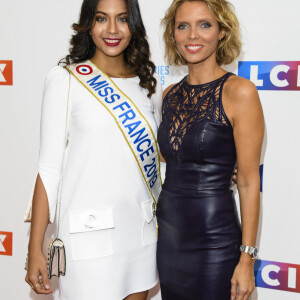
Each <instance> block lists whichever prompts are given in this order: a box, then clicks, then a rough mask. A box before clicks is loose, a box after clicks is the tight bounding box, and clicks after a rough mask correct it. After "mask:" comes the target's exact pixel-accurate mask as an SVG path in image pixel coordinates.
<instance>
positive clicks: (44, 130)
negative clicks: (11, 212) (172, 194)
mask: <svg viewBox="0 0 300 300" xmlns="http://www.w3.org/2000/svg"><path fill="white" fill-rule="evenodd" d="M113 80H114V82H115V83H116V84H117V85H118V87H119V88H120V89H121V90H122V91H124V93H125V94H126V95H127V96H128V97H130V98H131V100H132V101H133V102H134V103H135V104H136V105H137V107H138V108H139V109H140V111H141V112H142V113H143V115H144V116H145V118H146V119H147V120H148V122H149V124H150V126H151V127H152V129H153V131H154V133H155V135H156V133H157V126H158V122H159V121H160V108H161V95H162V90H161V87H160V86H158V91H157V93H156V94H155V95H154V96H152V98H151V99H149V98H147V96H146V94H147V91H146V90H144V89H142V88H140V86H139V78H138V77H135V78H128V79H115V78H114V79H113ZM68 83H69V74H68V72H67V71H66V70H65V69H63V68H61V67H55V68H54V69H52V70H51V71H50V73H49V74H48V76H47V79H46V84H45V91H44V98H43V106H42V119H41V142H40V143H41V144H40V160H39V174H40V176H41V178H42V181H43V183H44V186H45V189H46V192H47V195H48V200H49V209H50V220H51V221H53V220H54V217H55V206H56V197H57V192H58V191H57V190H58V185H59V181H60V172H61V171H60V167H61V163H62V156H63V151H64V135H65V120H66V105H67V94H68ZM139 172H140V171H139V169H138V166H137V163H136V161H135V159H134V157H133V155H132V153H131V151H130V149H129V147H128V145H127V143H126V141H125V140H124V137H123V136H122V134H121V132H120V130H119V128H118V127H117V125H116V124H115V121H114V120H113V118H112V117H111V115H110V114H109V113H108V112H107V111H106V110H105V108H104V107H103V106H102V105H100V104H99V102H98V101H97V100H96V99H95V98H94V96H92V95H91V94H90V93H89V92H88V91H87V90H86V89H85V88H84V87H83V86H82V84H81V83H79V82H78V81H77V80H76V79H75V78H74V77H73V76H71V86H70V103H69V124H68V147H67V150H66V161H65V169H64V173H63V186H62V203H61V220H60V233H59V237H60V238H61V239H62V240H63V241H64V243H65V247H66V257H67V271H66V276H65V277H61V279H60V298H59V299H63V300H121V299H123V298H125V297H126V296H127V295H129V294H131V293H135V292H139V291H144V290H147V289H149V288H151V287H153V286H154V285H155V284H156V283H157V281H158V277H157V271H156V261H155V254H156V240H157V236H156V235H157V233H156V220H155V218H151V217H149V212H151V211H152V201H149V200H151V197H150V195H149V194H148V191H147V188H146V186H145V183H144V182H143V180H142V178H141V174H140V173H139Z"/></svg>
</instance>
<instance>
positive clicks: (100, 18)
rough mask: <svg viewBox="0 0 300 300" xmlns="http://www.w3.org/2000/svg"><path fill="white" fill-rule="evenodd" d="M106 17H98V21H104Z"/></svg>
mask: <svg viewBox="0 0 300 300" xmlns="http://www.w3.org/2000/svg"><path fill="white" fill-rule="evenodd" d="M105 20H106V19H105V18H104V17H96V21H98V22H104V21H105Z"/></svg>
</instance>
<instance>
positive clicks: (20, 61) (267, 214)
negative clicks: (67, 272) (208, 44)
mask: <svg viewBox="0 0 300 300" xmlns="http://www.w3.org/2000/svg"><path fill="white" fill-rule="evenodd" d="M139 2H140V6H141V11H142V16H143V20H144V23H145V26H146V29H147V33H148V37H149V43H150V46H151V51H152V59H153V61H154V62H155V64H156V73H157V75H158V76H159V77H160V80H161V83H162V85H163V87H164V88H166V87H167V86H168V85H169V84H171V83H175V82H176V81H178V80H179V79H181V78H182V77H183V76H184V75H185V74H186V72H187V69H186V67H176V68H175V67H172V66H169V65H168V64H167V63H166V61H165V60H164V46H163V43H162V39H161V36H162V32H163V31H162V28H161V26H160V21H161V19H162V17H163V16H164V13H165V11H166V10H167V8H168V7H169V5H170V4H171V2H172V1H171V0H139ZM232 3H233V4H234V6H235V9H236V13H237V15H238V17H239V20H240V23H241V29H242V40H243V52H242V54H241V56H240V57H239V59H238V60H237V61H236V62H234V63H233V64H232V65H230V66H226V67H225V68H226V69H227V70H229V71H232V72H234V73H236V74H238V75H239V76H242V77H245V78H248V79H250V80H251V81H253V82H254V83H255V84H256V86H257V89H258V90H259V94H260V98H261V102H262V106H263V109H264V115H265V122H266V134H265V140H264V147H263V153H262V157H261V166H260V174H261V183H262V184H261V218H260V227H259V235H258V245H259V248H260V259H259V260H257V261H256V264H255V275H256V285H257V288H256V289H255V292H254V294H253V296H252V298H251V299H259V300H296V299H300V250H299V249H300V234H299V228H300V213H299V212H300V189H299V186H300V172H299V169H300V154H299V153H300V133H299V132H300V51H299V48H300V35H299V31H300V23H299V11H300V2H299V0H286V1H281V0H263V1H261V0H251V1H249V0H248V1H247V0H232ZM80 6H81V0H51V1H45V0H24V1H17V0H10V1H4V0H1V6H0V143H1V148H0V153H1V155H0V204H1V205H0V299H3V300H29V299H32V300H38V299H44V300H50V299H53V297H52V296H37V295H35V294H34V293H33V292H32V291H31V290H30V288H29V286H28V285H27V284H25V282H24V277H25V271H24V262H25V257H26V253H27V249H26V248H27V243H28V234H29V225H28V224H24V223H23V216H24V212H25V209H26V206H27V202H28V199H29V197H30V194H31V188H32V183H33V181H34V179H35V174H36V171H37V162H38V145H39V122H40V110H41V99H42V92H43V84H44V79H45V76H46V74H47V72H48V71H49V70H50V69H51V68H52V67H53V66H55V65H56V64H57V62H58V61H59V59H61V58H62V57H63V56H65V54H66V53H67V51H68V48H69V44H68V43H69V39H70V36H71V34H72V30H71V28H70V25H71V24H72V23H74V22H76V21H77V18H78V15H79V10H80ZM237 198H238V196H237ZM237 202H238V200H237ZM53 285H54V286H55V285H57V282H56V280H55V279H54V282H53ZM149 299H152V300H160V299H161V296H160V293H159V286H157V287H156V288H154V289H153V290H151V294H150V295H149ZM68 300H72V299H68ZM83 300H84V299H83ZM101 300H110V299H101ZM120 300H121V299H120ZM191 300H197V299H191Z"/></svg>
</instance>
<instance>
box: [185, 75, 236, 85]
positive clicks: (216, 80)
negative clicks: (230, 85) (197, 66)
mask: <svg viewBox="0 0 300 300" xmlns="http://www.w3.org/2000/svg"><path fill="white" fill-rule="evenodd" d="M230 75H233V73H231V72H226V73H225V74H224V75H222V76H221V77H219V78H217V79H215V80H212V81H209V82H206V83H202V84H190V83H189V82H188V81H187V78H188V75H186V76H185V77H184V78H183V82H184V83H185V84H186V85H187V86H190V87H208V86H210V85H214V84H215V83H217V82H219V81H221V80H222V79H224V78H225V77H227V76H230Z"/></svg>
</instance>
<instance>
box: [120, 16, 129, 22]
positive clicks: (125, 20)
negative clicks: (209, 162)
mask: <svg viewBox="0 0 300 300" xmlns="http://www.w3.org/2000/svg"><path fill="white" fill-rule="evenodd" d="M119 21H120V22H122V23H126V22H127V21H128V20H127V18H125V17H123V18H120V19H119Z"/></svg>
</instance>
